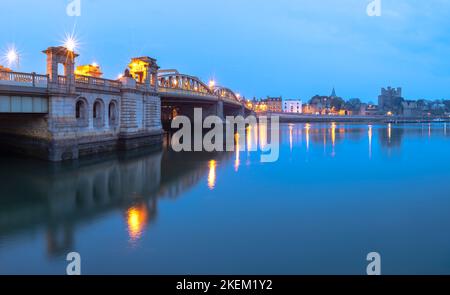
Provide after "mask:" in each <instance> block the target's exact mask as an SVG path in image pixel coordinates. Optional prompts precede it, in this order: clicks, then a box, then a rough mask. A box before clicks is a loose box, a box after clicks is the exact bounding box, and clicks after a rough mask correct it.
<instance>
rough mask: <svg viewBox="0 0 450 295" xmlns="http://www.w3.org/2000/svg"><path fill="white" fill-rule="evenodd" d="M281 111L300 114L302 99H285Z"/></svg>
mask: <svg viewBox="0 0 450 295" xmlns="http://www.w3.org/2000/svg"><path fill="white" fill-rule="evenodd" d="M283 112H285V113H297V114H301V113H302V112H303V110H302V101H301V100H300V99H286V100H285V101H283Z"/></svg>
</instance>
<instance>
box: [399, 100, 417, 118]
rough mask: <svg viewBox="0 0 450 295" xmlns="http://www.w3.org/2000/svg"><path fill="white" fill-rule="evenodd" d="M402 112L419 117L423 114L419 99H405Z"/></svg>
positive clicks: (407, 115)
mask: <svg viewBox="0 0 450 295" xmlns="http://www.w3.org/2000/svg"><path fill="white" fill-rule="evenodd" d="M402 114H403V116H405V117H417V116H420V115H421V114H422V112H421V110H420V108H419V107H418V104H417V101H414V100H405V101H403V102H402Z"/></svg>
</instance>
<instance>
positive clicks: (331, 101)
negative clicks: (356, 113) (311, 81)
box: [309, 88, 348, 115]
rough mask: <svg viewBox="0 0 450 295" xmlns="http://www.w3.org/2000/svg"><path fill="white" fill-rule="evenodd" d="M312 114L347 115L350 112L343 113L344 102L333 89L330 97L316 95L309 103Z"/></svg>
mask: <svg viewBox="0 0 450 295" xmlns="http://www.w3.org/2000/svg"><path fill="white" fill-rule="evenodd" d="M309 104H310V105H311V110H312V112H311V113H312V114H317V115H347V114H348V112H345V111H343V109H344V104H345V102H344V100H343V99H342V98H341V97H339V96H337V95H336V90H335V89H334V88H333V90H332V92H331V95H330V96H321V95H315V96H313V97H312V98H311V100H310V101H309Z"/></svg>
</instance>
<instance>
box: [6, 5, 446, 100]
mask: <svg viewBox="0 0 450 295" xmlns="http://www.w3.org/2000/svg"><path fill="white" fill-rule="evenodd" d="M381 1H382V16H381V17H369V16H368V15H367V14H366V7H367V5H368V4H369V3H370V2H371V0H339V1H337V0H277V1H274V0H190V1H186V0H169V1H168V0H145V1H144V0H126V1H125V0H123V1H122V0H81V16H80V17H70V16H68V15H67V14H66V6H67V4H69V3H70V2H72V0H39V1H37V0H1V4H0V20H1V22H2V25H1V26H0V51H1V52H2V55H3V54H4V53H5V52H6V51H7V49H8V47H9V46H11V45H12V44H14V45H15V46H16V47H17V49H18V50H19V51H20V53H21V60H20V68H19V70H20V71H25V72H31V71H36V72H39V73H45V56H44V54H42V53H41V51H42V50H44V49H45V48H47V47H48V46H54V45H60V44H61V43H62V41H63V39H64V35H65V33H66V32H71V31H72V30H73V29H74V27H75V32H76V35H77V36H78V39H79V40H80V42H81V46H80V48H79V50H78V52H79V53H80V57H79V59H78V64H84V63H91V62H93V61H95V62H97V63H99V64H100V65H101V66H102V69H103V71H104V73H105V77H106V78H113V79H115V78H116V77H117V75H118V74H119V73H121V72H123V70H124V68H125V66H126V65H127V63H128V61H129V59H130V58H131V57H133V56H142V55H148V56H151V57H154V58H156V59H158V63H159V65H160V66H161V67H162V68H165V69H167V68H170V69H172V68H176V69H178V70H179V71H180V72H182V73H187V74H191V75H195V76H198V77H200V78H201V79H203V80H204V81H207V80H208V79H210V78H211V77H215V79H216V80H217V81H218V83H219V84H221V85H224V86H227V87H230V88H231V89H233V90H235V91H236V92H239V93H241V94H243V95H245V96H247V97H253V96H257V97H262V96H267V95H272V96H275V95H282V96H283V98H301V99H303V100H307V99H309V98H310V97H311V96H313V95H315V94H321V95H329V94H330V93H331V89H332V87H333V86H335V87H336V92H337V94H338V95H340V96H343V97H344V98H352V97H359V98H361V99H363V100H364V101H376V97H377V96H378V94H379V92H380V88H381V87H385V86H389V85H391V86H393V87H397V86H402V87H403V88H404V96H405V97H406V98H408V99H417V98H429V99H441V98H447V99H450V87H449V85H450V0H427V1H423V0H381ZM2 63H3V64H4V62H2ZM15 70H17V68H16V69H15Z"/></svg>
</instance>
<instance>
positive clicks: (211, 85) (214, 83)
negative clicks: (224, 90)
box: [209, 80, 216, 89]
mask: <svg viewBox="0 0 450 295" xmlns="http://www.w3.org/2000/svg"><path fill="white" fill-rule="evenodd" d="M215 86H216V81H214V80H210V81H209V88H211V89H213V88H214V87H215Z"/></svg>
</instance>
